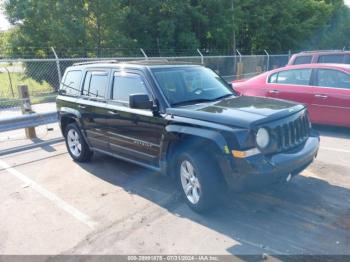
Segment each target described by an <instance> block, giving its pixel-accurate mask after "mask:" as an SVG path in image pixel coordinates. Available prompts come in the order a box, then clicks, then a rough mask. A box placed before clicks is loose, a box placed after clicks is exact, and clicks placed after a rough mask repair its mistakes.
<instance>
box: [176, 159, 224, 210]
mask: <svg viewBox="0 0 350 262" xmlns="http://www.w3.org/2000/svg"><path fill="white" fill-rule="evenodd" d="M213 161H214V160H213V158H209V157H206V156H203V155H198V154H192V153H190V152H184V153H182V154H180V155H179V157H178V158H177V164H176V173H177V174H176V176H177V179H178V184H179V187H180V190H181V192H182V195H183V197H184V199H185V201H186V203H187V205H188V206H189V207H190V208H191V209H193V210H194V211H195V212H198V213H203V212H205V211H208V210H209V209H210V208H212V207H214V206H215V205H216V204H217V201H218V196H219V195H220V192H221V190H220V175H221V174H220V172H219V171H218V170H219V169H218V168H217V165H216V163H215V162H213Z"/></svg>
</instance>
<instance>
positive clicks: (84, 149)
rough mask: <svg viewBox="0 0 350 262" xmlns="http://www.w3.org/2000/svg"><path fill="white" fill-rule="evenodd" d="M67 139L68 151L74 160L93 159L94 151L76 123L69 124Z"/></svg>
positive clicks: (66, 131)
mask: <svg viewBox="0 0 350 262" xmlns="http://www.w3.org/2000/svg"><path fill="white" fill-rule="evenodd" d="M65 140H66V146H67V150H68V153H69V154H70V156H71V157H72V158H73V160H75V161H77V162H88V161H90V160H91V157H92V151H91V150H90V148H89V146H88V144H87V143H86V141H85V139H84V137H83V135H82V134H81V131H80V130H79V128H78V126H77V125H76V124H75V123H72V124H69V125H67V127H66V130H65Z"/></svg>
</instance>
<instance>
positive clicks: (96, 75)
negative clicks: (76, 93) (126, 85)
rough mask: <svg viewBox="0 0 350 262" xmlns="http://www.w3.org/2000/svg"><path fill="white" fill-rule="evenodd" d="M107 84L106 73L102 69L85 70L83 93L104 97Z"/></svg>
mask: <svg viewBox="0 0 350 262" xmlns="http://www.w3.org/2000/svg"><path fill="white" fill-rule="evenodd" d="M107 85H108V73H107V72H104V71H96V72H87V73H86V76H85V81H84V88H83V95H86V96H91V97H98V98H104V97H105V93H106V89H107Z"/></svg>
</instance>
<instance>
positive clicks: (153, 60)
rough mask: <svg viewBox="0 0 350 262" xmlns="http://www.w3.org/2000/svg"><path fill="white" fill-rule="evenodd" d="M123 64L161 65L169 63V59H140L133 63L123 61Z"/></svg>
mask: <svg viewBox="0 0 350 262" xmlns="http://www.w3.org/2000/svg"><path fill="white" fill-rule="evenodd" d="M121 63H128V64H146V65H149V64H159V63H169V60H168V59H147V60H144V59H142V60H141V59H140V60H132V61H122V62H121Z"/></svg>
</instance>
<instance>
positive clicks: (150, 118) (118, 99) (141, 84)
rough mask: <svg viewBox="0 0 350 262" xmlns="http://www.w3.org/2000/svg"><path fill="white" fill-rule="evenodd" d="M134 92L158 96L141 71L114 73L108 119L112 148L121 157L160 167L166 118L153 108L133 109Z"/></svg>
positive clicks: (150, 96)
mask: <svg viewBox="0 0 350 262" xmlns="http://www.w3.org/2000/svg"><path fill="white" fill-rule="evenodd" d="M131 94H147V95H148V96H149V98H150V99H151V100H153V99H154V97H153V95H152V92H151V89H150V86H149V84H148V82H147V80H146V77H145V75H143V73H142V72H141V71H138V70H129V71H126V70H123V71H115V72H113V81H112V88H111V94H110V100H109V101H108V106H109V111H108V120H107V122H108V126H109V128H108V135H109V141H110V150H111V152H113V153H114V154H117V155H118V156H122V157H125V158H128V159H132V160H135V161H137V162H140V163H143V164H146V165H149V166H153V167H158V166H159V153H160V142H161V136H162V133H163V130H164V126H165V120H164V119H163V118H162V117H161V116H160V115H157V114H156V115H154V114H153V112H152V111H151V110H143V109H133V108H130V107H129V96H130V95H131Z"/></svg>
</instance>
